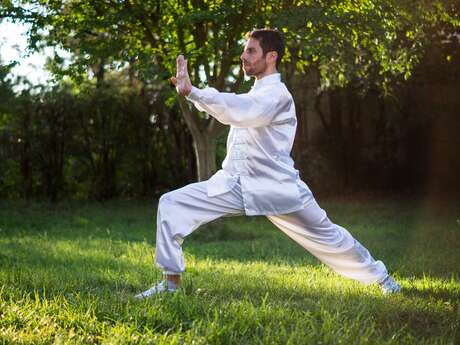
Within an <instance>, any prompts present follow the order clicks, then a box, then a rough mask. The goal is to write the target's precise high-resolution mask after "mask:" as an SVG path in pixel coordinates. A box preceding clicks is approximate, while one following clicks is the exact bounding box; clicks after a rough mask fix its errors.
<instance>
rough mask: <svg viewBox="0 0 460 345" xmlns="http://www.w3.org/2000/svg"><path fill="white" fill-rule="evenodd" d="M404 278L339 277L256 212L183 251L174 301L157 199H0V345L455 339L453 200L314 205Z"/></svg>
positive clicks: (458, 332) (458, 314) (459, 335)
mask: <svg viewBox="0 0 460 345" xmlns="http://www.w3.org/2000/svg"><path fill="white" fill-rule="evenodd" d="M319 202H320V204H321V206H322V207H323V208H325V209H326V211H327V212H328V214H329V217H330V218H331V219H332V220H333V221H334V222H336V223H339V224H341V225H342V226H344V227H346V228H347V229H348V230H349V231H350V232H351V233H352V234H353V235H354V236H355V237H356V238H357V239H359V240H360V242H361V243H363V244H364V245H365V246H366V247H367V248H368V249H369V250H370V251H371V253H372V254H373V256H374V257H375V258H378V259H381V260H383V261H384V262H385V263H386V265H387V267H388V268H389V269H390V270H391V271H392V272H393V273H394V275H395V276H396V278H397V279H398V280H399V281H400V282H401V284H402V287H403V293H402V294H400V295H398V296H383V295H382V293H381V291H380V290H379V289H378V288H377V287H375V286H363V285H361V284H359V283H356V282H354V281H351V280H349V279H345V278H342V277H340V276H338V275H337V274H335V273H333V272H331V271H330V270H329V269H328V268H327V267H325V266H324V265H321V264H320V263H319V262H318V261H317V260H316V259H315V258H313V257H312V256H311V255H310V254H308V253H307V252H305V251H304V250H303V249H302V248H301V247H300V246H298V245H297V244H296V243H294V242H292V241H291V240H290V239H289V238H287V237H286V236H285V235H283V234H282V233H281V232H280V231H279V230H277V229H276V228H275V227H274V226H273V225H272V224H271V223H269V222H268V221H267V220H266V219H265V218H263V217H251V218H249V217H247V218H245V217H232V218H226V219H223V220H219V221H217V222H214V223H211V224H208V225H207V226H204V227H202V228H200V229H199V230H197V231H196V232H195V233H194V234H192V235H191V236H190V237H189V238H187V240H186V241H185V243H184V251H185V253H186V264H187V274H186V275H185V276H184V284H183V288H182V289H181V291H180V292H179V293H176V294H168V295H163V296H158V297H156V298H153V299H151V300H146V301H141V302H136V301H134V300H133V299H132V296H133V294H135V293H137V292H140V291H142V290H144V289H146V288H147V287H149V286H150V285H152V283H154V282H155V281H157V280H158V279H159V278H160V277H161V274H160V272H159V270H157V269H156V268H154V267H153V265H152V263H153V252H154V249H155V248H154V244H155V243H154V238H155V236H154V231H155V227H154V224H155V222H154V218H155V211H156V205H155V203H154V202H151V203H148V202H139V201H126V200H125V201H114V202H109V203H104V204H99V203H62V204H59V205H57V206H50V205H47V204H31V205H24V204H21V203H14V202H6V201H2V202H0V344H22V343H28V344H32V343H33V344H41V343H44V344H49V343H56V344H67V343H69V344H81V343H103V344H125V343H150V344H345V345H347V344H460V327H459V324H460V311H459V310H460V309H459V304H460V274H459V273H460V203H457V204H454V205H453V204H448V203H445V204H444V205H437V206H433V205H429V204H427V203H425V202H423V201H416V200H389V199H385V200H383V199H382V200H374V199H360V200H359V201H357V200H343V199H341V200H339V199H331V200H319Z"/></svg>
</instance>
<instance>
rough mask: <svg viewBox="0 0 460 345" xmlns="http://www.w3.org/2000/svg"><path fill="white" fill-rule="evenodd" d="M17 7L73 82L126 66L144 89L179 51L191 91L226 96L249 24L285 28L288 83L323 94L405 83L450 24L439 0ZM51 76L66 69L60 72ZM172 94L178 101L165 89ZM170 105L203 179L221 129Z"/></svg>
mask: <svg viewBox="0 0 460 345" xmlns="http://www.w3.org/2000/svg"><path fill="white" fill-rule="evenodd" d="M17 3H18V4H20V5H22V6H16V7H14V6H13V7H14V8H15V9H16V10H14V9H11V8H10V9H9V13H17V16H18V18H20V19H22V20H27V21H29V22H31V23H32V29H31V31H30V37H31V45H32V46H33V47H34V46H35V47H38V46H39V44H40V43H42V44H48V45H60V46H62V47H64V48H65V49H67V50H69V51H71V52H72V53H73V61H72V63H71V64H70V65H69V66H68V67H67V68H66V72H68V73H70V74H72V75H73V76H74V77H78V76H81V75H82V74H84V73H86V71H87V69H88V67H89V66H98V69H97V70H95V72H94V73H95V75H96V77H97V78H99V79H100V78H103V74H104V71H105V70H106V68H109V69H117V68H124V67H126V65H127V64H129V65H130V66H133V67H135V68H136V69H137V73H138V76H139V78H140V79H142V80H143V81H145V82H146V83H158V84H161V83H163V84H165V83H166V82H165V79H167V78H168V77H169V76H170V75H172V74H173V73H174V68H175V58H176V56H177V55H178V54H179V53H184V54H185V55H186V56H187V58H188V60H189V65H190V66H192V67H193V69H192V71H190V74H191V77H192V81H193V82H194V84H195V85H198V86H204V85H209V86H214V87H216V88H218V89H220V90H225V91H244V90H247V89H248V84H247V83H245V82H244V78H243V74H242V71H241V68H239V67H238V66H239V55H240V52H241V40H242V37H243V33H244V32H246V31H248V30H250V29H252V28H253V27H260V26H265V25H270V26H274V27H277V28H279V29H280V30H283V32H284V33H285V36H286V39H287V46H288V49H287V52H288V54H287V56H286V59H285V61H286V66H287V68H288V69H290V70H291V72H292V73H290V76H291V78H293V79H292V80H294V79H299V78H302V74H303V73H306V72H307V71H308V70H311V69H314V70H317V71H318V73H319V77H320V78H319V79H318V82H319V85H318V86H320V87H321V89H322V90H327V89H333V88H338V87H344V86H345V85H356V87H357V88H359V90H361V91H363V92H364V91H365V90H368V89H369V87H370V86H371V85H377V86H378V87H380V88H381V89H382V90H384V92H388V86H389V85H390V82H391V81H393V80H394V79H398V78H400V77H401V76H402V77H403V78H405V79H407V78H409V77H410V74H411V71H412V69H413V68H414V66H415V65H416V64H417V62H418V60H419V57H420V54H421V52H422V50H423V49H422V48H423V44H424V42H426V39H427V36H426V28H427V27H429V26H430V25H431V24H432V23H433V22H436V21H452V20H451V19H452V16H450V15H449V13H448V11H446V8H447V7H446V6H447V5H448V3H447V5H446V4H442V3H441V2H439V1H434V2H431V1H422V2H415V3H414V2H413V1H410V0H406V1H396V0H383V1H382V0H363V1H359V2H356V1H352V0H347V1H339V0H318V1H310V0H290V1H286V0H277V1H255V0H250V1H232V2H226V1H217V0H212V1H204V0H203V1H201V0H192V1H177V2H168V1H160V0H146V1H140V0H125V1H114V0H108V1H103V2H102V1H99V2H94V1H89V0H83V1H73V0H71V1H59V0H40V1H39V0H27V1H26V0H22V1H18V2H17ZM10 7H11V6H10ZM24 8H26V9H27V10H24ZM19 9H22V11H20V10H19ZM15 11H16V12H15ZM452 23H454V21H452ZM457 24H458V23H457ZM56 61H59V57H58V56H56ZM56 71H59V73H63V72H64V70H63V69H62V68H59V69H56ZM99 79H98V80H99ZM101 80H102V79H101ZM171 97H174V98H175V97H176V96H175V95H174V94H173V93H171ZM178 101H179V105H180V108H181V111H182V114H183V116H184V119H185V122H186V123H187V126H188V128H189V130H190V132H191V134H192V136H193V139H194V148H195V155H196V161H197V172H198V178H199V179H200V180H203V179H206V178H207V177H209V176H210V174H211V173H213V172H214V170H215V164H216V160H215V152H216V140H217V138H218V137H219V136H220V135H221V134H222V133H223V132H224V131H225V127H223V126H222V125H221V124H219V123H218V122H217V121H216V120H214V119H213V118H209V117H208V116H206V115H205V114H199V113H198V112H197V111H196V110H194V109H193V108H191V107H190V105H188V104H187V103H186V102H185V100H184V99H181V98H179V100H178ZM169 104H170V105H172V104H173V101H172V98H171V101H170V102H169ZM322 121H323V123H324V124H325V125H326V124H327V122H326V121H325V119H322ZM329 128H331V126H329Z"/></svg>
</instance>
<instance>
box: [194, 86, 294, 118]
mask: <svg viewBox="0 0 460 345" xmlns="http://www.w3.org/2000/svg"><path fill="white" fill-rule="evenodd" d="M271 91H272V92H271ZM276 91H278V92H276ZM276 91H275V90H273V89H272V88H264V89H263V93H262V92H250V93H244V94H235V93H227V92H219V91H217V90H216V89H214V88H211V87H207V88H204V89H198V88H196V87H193V88H192V91H191V92H190V94H189V95H188V96H187V99H188V100H189V101H191V102H192V103H193V104H194V105H195V107H196V108H197V109H198V110H199V111H204V112H206V113H208V114H209V115H211V116H212V117H214V118H215V119H216V120H217V121H219V122H221V123H223V124H225V125H232V126H235V127H260V126H266V125H268V124H270V122H271V121H272V120H273V118H274V116H275V115H276V114H277V110H278V109H280V104H282V103H283V102H284V103H285V102H288V101H289V99H288V98H287V97H284V95H283V93H282V92H280V91H279V90H276Z"/></svg>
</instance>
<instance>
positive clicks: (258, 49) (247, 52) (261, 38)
mask: <svg viewBox="0 0 460 345" xmlns="http://www.w3.org/2000/svg"><path fill="white" fill-rule="evenodd" d="M246 39H247V41H246V45H245V47H244V51H243V53H242V54H241V57H240V58H241V61H242V63H243V70H244V73H245V74H246V75H248V76H255V77H256V78H257V79H259V78H261V77H263V76H265V75H268V74H271V73H275V72H277V70H278V67H279V64H280V62H281V58H282V57H283V54H284V39H283V36H282V35H281V33H280V32H279V31H277V30H273V29H258V30H253V31H250V32H248V33H247V34H246Z"/></svg>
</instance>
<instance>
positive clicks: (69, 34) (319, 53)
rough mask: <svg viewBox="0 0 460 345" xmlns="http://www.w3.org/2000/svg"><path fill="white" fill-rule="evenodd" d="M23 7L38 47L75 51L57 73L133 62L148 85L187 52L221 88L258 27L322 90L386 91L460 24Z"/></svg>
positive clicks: (341, 6) (325, 3)
mask: <svg viewBox="0 0 460 345" xmlns="http://www.w3.org/2000/svg"><path fill="white" fill-rule="evenodd" d="M18 3H19V4H22V5H23V6H24V5H28V7H26V8H31V10H29V11H28V12H27V18H33V20H32V23H33V27H32V30H31V32H30V34H31V36H30V37H31V43H32V45H33V46H38V45H39V44H40V43H43V44H47V45H59V46H62V47H63V48H65V49H67V50H69V51H70V52H72V53H73V61H72V63H71V64H70V67H68V68H66V69H59V68H57V69H55V70H54V71H55V72H56V73H59V70H60V71H61V72H60V73H62V72H63V71H64V70H65V73H70V74H72V75H73V76H78V75H80V74H81V73H82V72H83V71H84V69H85V68H88V67H89V66H92V65H94V64H97V63H100V61H101V60H102V61H104V63H105V64H107V65H109V66H110V67H111V68H114V69H119V68H121V67H123V66H125V64H126V63H130V64H132V65H133V66H135V67H136V68H137V69H138V71H139V72H140V73H141V75H142V79H149V78H152V77H153V76H154V75H158V76H159V77H160V79H164V78H167V77H168V76H169V75H171V74H173V72H174V70H175V58H176V56H177V55H178V54H180V53H183V54H185V55H186V56H187V58H188V60H189V65H190V66H191V74H192V76H193V79H194V81H195V84H198V85H202V84H210V85H216V86H218V87H220V88H224V87H228V85H229V81H232V80H233V81H234V80H236V79H238V76H239V74H238V73H239V69H237V68H234V67H236V66H237V65H239V55H240V53H241V49H242V48H241V39H242V38H243V34H244V33H245V32H246V31H248V30H251V29H252V28H254V27H263V26H265V25H269V26H273V27H276V28H278V29H280V30H282V31H283V32H284V33H285V36H286V40H287V46H288V49H287V55H286V58H285V62H286V63H292V64H295V66H296V68H297V70H298V71H299V73H303V72H304V71H305V69H307V68H309V67H315V68H318V69H319V70H320V72H321V85H322V86H323V88H334V87H343V86H345V85H346V84H348V83H355V84H360V85H361V86H362V88H363V89H364V90H365V89H367V88H369V87H370V86H373V85H377V86H378V87H379V88H380V89H382V90H386V89H387V88H388V87H389V86H390V84H391V82H392V81H394V80H395V79H398V78H404V79H407V78H409V77H410V75H411V73H412V71H413V69H414V66H416V65H417V63H418V62H419V60H420V57H421V54H422V53H423V50H424V47H425V46H426V44H427V43H428V42H429V41H430V39H431V37H430V30H431V28H432V27H434V26H436V27H440V26H443V27H457V28H458V27H459V26H460V19H459V16H458V4H456V3H455V2H454V1H417V2H414V1H410V0H406V1H395V0H384V1H382V0H378V1H377V0H363V1H358V2H357V1H351V0H350V1H336V0H319V1H302V0H292V1H252V0H251V1H232V2H226V1H203V2H200V1H192V2H170V1H153V0H148V1H139V0H132V1H124V2H114V1H110V2H97V3H95V2H93V1H89V0H84V1H66V2H62V1H54V0H53V1H51V0H46V1H36V0H35V1H34V0H27V1H26V0H23V1H18ZM31 5H33V6H31ZM18 17H19V18H21V16H18ZM22 17H24V16H22ZM43 29H45V30H43ZM57 60H59V58H58V57H57Z"/></svg>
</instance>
